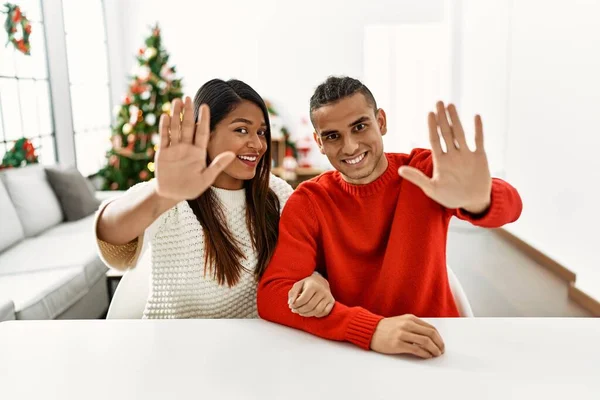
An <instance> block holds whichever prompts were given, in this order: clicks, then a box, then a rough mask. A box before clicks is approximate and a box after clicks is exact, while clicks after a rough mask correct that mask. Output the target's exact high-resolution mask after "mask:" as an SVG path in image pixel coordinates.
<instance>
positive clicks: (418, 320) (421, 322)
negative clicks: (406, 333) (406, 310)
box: [408, 314, 435, 329]
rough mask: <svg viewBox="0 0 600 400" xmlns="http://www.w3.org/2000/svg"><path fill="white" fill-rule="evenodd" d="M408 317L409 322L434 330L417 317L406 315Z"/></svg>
mask: <svg viewBox="0 0 600 400" xmlns="http://www.w3.org/2000/svg"><path fill="white" fill-rule="evenodd" d="M408 317H409V318H410V320H411V321H413V322H416V323H417V324H419V325H423V326H426V327H428V328H431V329H435V326H433V325H431V324H429V323H427V322H425V321H423V320H422V319H421V318H419V317H417V316H416V315H412V314H408Z"/></svg>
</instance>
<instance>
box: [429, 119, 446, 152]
mask: <svg viewBox="0 0 600 400" xmlns="http://www.w3.org/2000/svg"><path fill="white" fill-rule="evenodd" d="M427 126H428V127H429V143H430V144H431V152H432V153H433V155H434V157H440V156H441V155H442V154H444V151H443V150H442V143H441V142H440V134H439V133H438V126H437V120H436V118H435V114H434V113H432V112H430V113H429V115H427Z"/></svg>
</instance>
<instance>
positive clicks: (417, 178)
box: [398, 166, 433, 195]
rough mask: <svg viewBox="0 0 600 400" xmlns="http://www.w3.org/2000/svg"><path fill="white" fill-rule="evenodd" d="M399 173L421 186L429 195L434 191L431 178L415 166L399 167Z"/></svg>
mask: <svg viewBox="0 0 600 400" xmlns="http://www.w3.org/2000/svg"><path fill="white" fill-rule="evenodd" d="M398 174H400V176H401V177H402V178H404V179H406V180H407V181H409V182H411V183H413V184H415V185H417V186H418V187H420V188H421V190H423V192H425V194H426V195H429V194H430V193H432V192H433V186H432V183H431V178H429V177H428V176H427V175H425V174H424V173H423V172H421V171H420V170H418V169H416V168H414V167H407V166H402V167H400V169H398Z"/></svg>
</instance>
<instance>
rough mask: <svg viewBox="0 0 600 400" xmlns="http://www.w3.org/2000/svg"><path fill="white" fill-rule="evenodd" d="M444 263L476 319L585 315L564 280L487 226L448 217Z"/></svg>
mask: <svg viewBox="0 0 600 400" xmlns="http://www.w3.org/2000/svg"><path fill="white" fill-rule="evenodd" d="M448 265H449V266H450V267H451V268H452V270H453V271H454V272H455V274H456V275H457V276H458V279H459V280H460V282H461V284H462V285H463V288H464V290H465V292H466V293H467V297H468V298H469V301H470V303H471V307H472V308H473V313H474V314H475V316H477V317H589V316H591V314H590V313H588V312H587V311H586V310H584V309H583V308H581V307H580V306H578V305H577V304H576V303H574V302H573V301H572V300H570V299H569V298H568V296H567V286H568V285H567V284H566V283H565V282H564V281H563V280H561V279H560V278H558V277H556V276H555V275H554V274H552V273H551V272H549V271H548V270H547V269H545V268H543V267H542V266H540V265H538V264H537V263H535V262H534V261H532V260H531V259H529V258H527V257H526V256H525V255H523V254H522V253H520V252H519V251H517V250H515V249H514V248H513V247H512V246H511V245H510V244H509V243H507V242H505V241H504V240H503V239H501V238H500V237H499V236H498V235H496V234H495V233H494V232H492V231H490V230H485V229H480V228H475V227H472V226H471V225H469V224H467V223H464V222H462V221H459V220H456V219H455V218H453V221H452V223H451V225H450V232H449V235H448Z"/></svg>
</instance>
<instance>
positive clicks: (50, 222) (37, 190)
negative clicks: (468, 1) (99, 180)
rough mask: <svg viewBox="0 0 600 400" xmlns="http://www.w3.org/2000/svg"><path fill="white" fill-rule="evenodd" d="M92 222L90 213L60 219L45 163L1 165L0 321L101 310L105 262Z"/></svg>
mask: <svg viewBox="0 0 600 400" xmlns="http://www.w3.org/2000/svg"><path fill="white" fill-rule="evenodd" d="M99 193H100V197H105V196H107V195H108V196H110V195H111V193H110V192H108V194H107V193H103V192H99ZM93 222H94V215H93V214H92V215H89V216H87V217H85V218H83V219H80V220H78V221H74V222H64V217H63V211H62V210H61V207H60V204H59V200H58V199H57V197H56V195H55V194H54V192H53V190H52V187H51V186H50V183H49V182H48V180H47V178H46V173H45V170H44V167H43V166H41V165H33V166H27V167H24V168H16V169H7V170H2V171H0V321H3V320H8V319H18V320H23V319H25V320H32V319H93V318H99V317H101V316H103V315H105V313H106V310H107V308H108V293H107V287H106V271H107V268H106V266H105V265H104V264H103V263H102V261H100V258H99V257H98V255H97V253H96V246H95V241H94V240H95V239H94V232H93Z"/></svg>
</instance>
